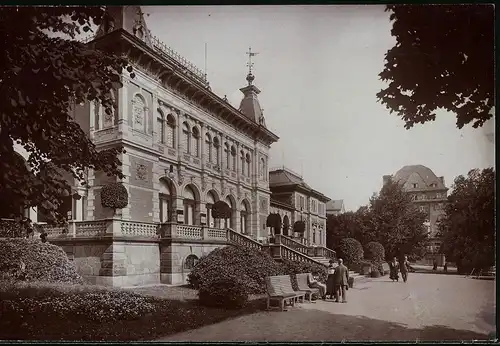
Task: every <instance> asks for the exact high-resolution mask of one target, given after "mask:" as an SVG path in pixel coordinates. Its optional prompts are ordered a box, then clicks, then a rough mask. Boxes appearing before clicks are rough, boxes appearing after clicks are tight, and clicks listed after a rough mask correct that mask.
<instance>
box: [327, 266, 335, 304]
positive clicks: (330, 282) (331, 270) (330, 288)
mask: <svg viewBox="0 0 500 346" xmlns="http://www.w3.org/2000/svg"><path fill="white" fill-rule="evenodd" d="M333 274H335V266H334V261H333V260H331V261H330V265H329V266H328V278H327V280H326V295H327V297H328V296H330V299H333V296H334V295H335V282H334V275H333Z"/></svg>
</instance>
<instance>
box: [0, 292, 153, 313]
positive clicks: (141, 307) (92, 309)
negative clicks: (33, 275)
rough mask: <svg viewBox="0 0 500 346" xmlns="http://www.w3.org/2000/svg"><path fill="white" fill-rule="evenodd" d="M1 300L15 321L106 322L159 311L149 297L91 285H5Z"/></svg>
mask: <svg viewBox="0 0 500 346" xmlns="http://www.w3.org/2000/svg"><path fill="white" fill-rule="evenodd" d="M0 296H1V297H2V308H3V311H2V317H5V318H9V319H10V320H12V321H22V320H25V319H27V318H28V319H50V318H53V317H57V318H66V317H67V318H71V319H75V318H80V319H85V320H92V321H99V322H103V321H117V320H127V319H135V318H139V317H141V316H144V315H146V314H148V313H152V312H154V311H155V305H154V304H152V303H151V299H150V298H148V297H145V296H142V295H140V294H137V293H133V292H128V291H123V290H112V289H106V288H101V287H96V286H91V285H67V284H50V283H41V282H29V283H21V282H18V283H6V282H3V283H2V284H1V285H0Z"/></svg>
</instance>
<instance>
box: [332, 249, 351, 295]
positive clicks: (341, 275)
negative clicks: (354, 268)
mask: <svg viewBox="0 0 500 346" xmlns="http://www.w3.org/2000/svg"><path fill="white" fill-rule="evenodd" d="M343 262H344V261H343V260H342V258H339V265H338V267H337V268H336V269H335V274H333V275H334V284H335V302H337V303H338V302H339V293H342V303H347V296H346V289H347V285H348V284H349V270H348V269H347V267H346V266H345V265H344V263H343Z"/></svg>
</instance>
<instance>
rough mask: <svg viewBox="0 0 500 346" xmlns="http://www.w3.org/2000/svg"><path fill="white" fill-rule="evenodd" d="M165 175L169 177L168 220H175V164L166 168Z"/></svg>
mask: <svg viewBox="0 0 500 346" xmlns="http://www.w3.org/2000/svg"><path fill="white" fill-rule="evenodd" d="M165 175H166V176H167V177H168V180H167V181H168V190H169V195H168V196H169V202H168V203H169V208H168V221H169V222H172V221H173V210H174V194H173V192H174V184H173V179H174V176H175V174H174V166H173V165H170V167H169V169H165Z"/></svg>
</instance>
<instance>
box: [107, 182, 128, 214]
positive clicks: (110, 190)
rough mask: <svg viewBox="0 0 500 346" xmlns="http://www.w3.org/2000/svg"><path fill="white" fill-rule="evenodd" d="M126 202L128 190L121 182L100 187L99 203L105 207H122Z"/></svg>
mask: <svg viewBox="0 0 500 346" xmlns="http://www.w3.org/2000/svg"><path fill="white" fill-rule="evenodd" d="M127 204H128V192H127V189H126V188H125V186H123V184H122V183H111V184H108V185H104V186H103V188H102V189H101V205H102V206H103V207H107V208H113V209H122V208H125V207H126V206H127Z"/></svg>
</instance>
